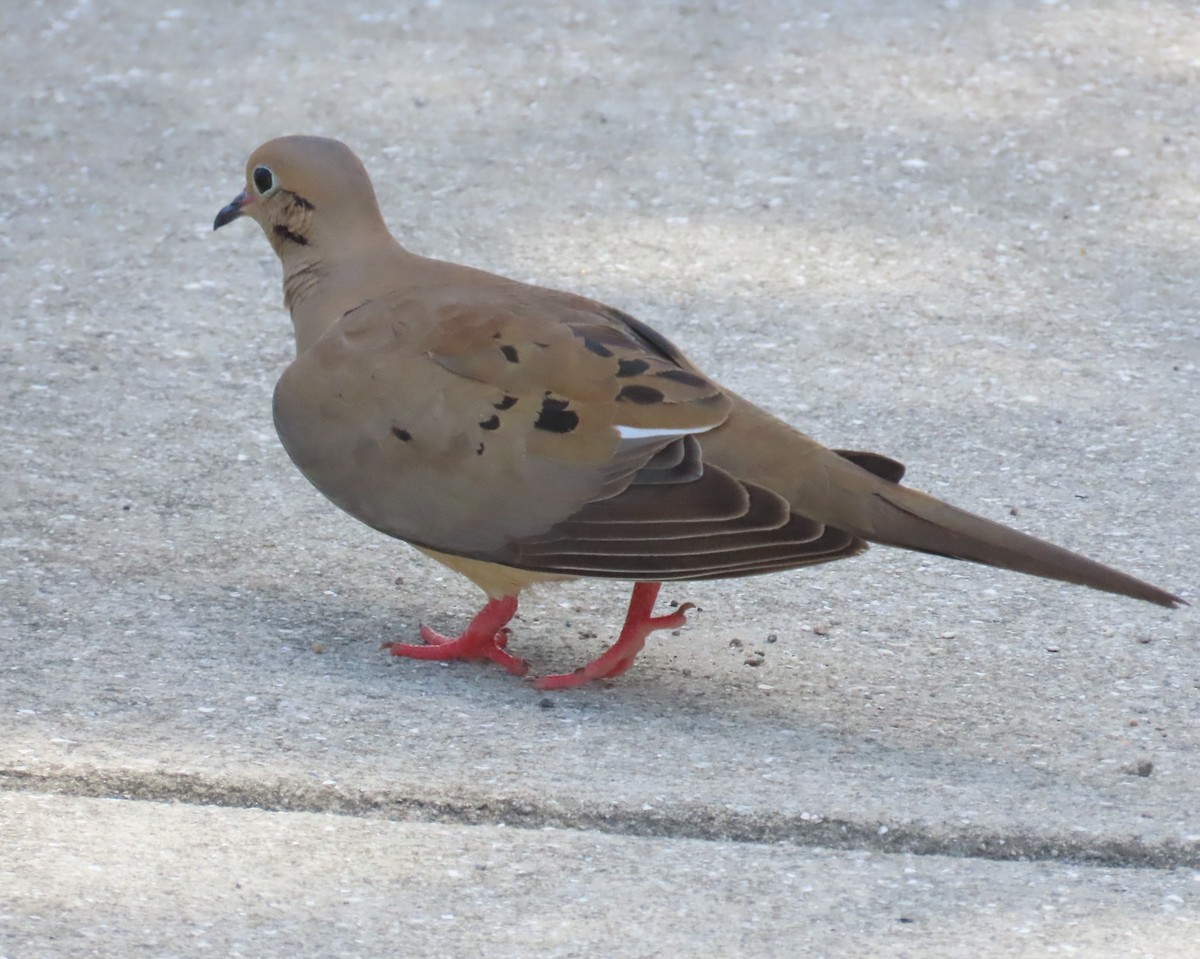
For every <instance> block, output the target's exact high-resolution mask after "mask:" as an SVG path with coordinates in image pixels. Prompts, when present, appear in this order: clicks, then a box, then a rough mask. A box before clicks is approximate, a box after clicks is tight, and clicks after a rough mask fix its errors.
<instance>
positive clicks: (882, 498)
mask: <svg viewBox="0 0 1200 959" xmlns="http://www.w3.org/2000/svg"><path fill="white" fill-rule="evenodd" d="M872 485H873V486H874V489H872V491H871V493H870V497H871V498H870V503H869V505H868V507H867V509H866V510H864V511H863V512H864V513H865V514H866V518H867V520H868V523H869V525H870V527H871V528H870V529H863V530H856V531H855V532H858V533H859V535H861V536H863V537H864V538H866V539H869V540H871V541H873V542H876V543H885V544H887V545H890V546H901V547H903V548H905V549H913V550H918V551H920V552H923V553H935V554H937V555H939V556H949V557H952V558H954V559H966V560H970V561H971V562H975V563H983V564H985V565H987V566H998V567H1000V568H1001V569H1011V570H1015V571H1016V572H1019V573H1030V574H1032V575H1034V576H1044V577H1046V578H1048V579H1057V580H1062V581H1063V582H1066V583H1078V584H1079V585H1081V586H1090V587H1091V588H1092V589H1099V590H1103V591H1104V592H1106V593H1117V594H1119V595H1121V596H1131V597H1133V598H1134V599H1144V600H1146V601H1147V602H1150V603H1157V604H1158V605H1160V606H1168V607H1177V606H1185V605H1187V603H1186V602H1185V601H1184V600H1183V599H1182V598H1180V597H1179V596H1176V595H1174V594H1173V593H1168V592H1167V591H1166V590H1163V589H1159V588H1158V587H1157V586H1153V585H1151V584H1150V583H1147V582H1144V581H1143V580H1140V579H1137V578H1136V577H1134V576H1130V575H1128V574H1127V573H1122V572H1121V571H1120V570H1116V569H1113V568H1112V567H1111V566H1105V565H1104V564H1103V563H1097V562H1096V561H1095V560H1090V559H1088V558H1087V557H1085V556H1080V555H1079V554H1078V553H1072V552H1071V551H1070V550H1068V549H1063V548H1062V547H1061V546H1055V545H1054V544H1053V543H1047V542H1045V541H1044V540H1040V539H1037V538H1036V537H1033V536H1029V535H1028V534H1026V533H1020V532H1018V531H1017V530H1015V529H1010V528H1009V527H1007V526H1001V525H1000V524H999V523H993V522H992V521H991V520H987V519H984V518H983V517H982V516H976V515H975V514H973V513H968V512H966V511H965V510H961V509H958V508H957V507H955V506H951V505H950V504H948V503H944V502H942V501H941V500H938V499H935V498H934V497H932V496H928V495H926V494H925V493H921V492H919V491H917V490H914V489H909V488H908V487H906V486H899V485H895V484H892V483H887V482H883V481H880V482H877V483H874V484H872ZM860 515H861V514H860Z"/></svg>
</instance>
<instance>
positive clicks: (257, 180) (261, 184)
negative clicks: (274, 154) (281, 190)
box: [252, 166, 276, 196]
mask: <svg viewBox="0 0 1200 959" xmlns="http://www.w3.org/2000/svg"><path fill="white" fill-rule="evenodd" d="M252 176H253V178H254V189H256V190H257V191H258V192H259V193H261V194H262V195H263V196H270V195H271V194H272V193H274V192H275V187H276V183H275V174H274V173H272V172H271V171H270V170H269V169H267V167H265V166H256V167H255V168H254V173H253V174H252Z"/></svg>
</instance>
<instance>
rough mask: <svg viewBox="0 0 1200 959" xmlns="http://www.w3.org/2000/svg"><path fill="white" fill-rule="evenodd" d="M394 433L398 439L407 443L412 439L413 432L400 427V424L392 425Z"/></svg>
mask: <svg viewBox="0 0 1200 959" xmlns="http://www.w3.org/2000/svg"><path fill="white" fill-rule="evenodd" d="M392 435H393V436H395V437H396V439H398V440H399V441H400V442H401V443H407V442H408V441H409V440H411V439H412V433H410V432H409V431H408V430H402V429H400V427H399V426H393V427H392Z"/></svg>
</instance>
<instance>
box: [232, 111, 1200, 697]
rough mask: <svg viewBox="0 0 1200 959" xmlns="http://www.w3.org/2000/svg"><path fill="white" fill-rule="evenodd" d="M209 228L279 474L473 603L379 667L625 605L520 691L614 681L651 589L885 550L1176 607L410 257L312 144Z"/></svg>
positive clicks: (595, 319)
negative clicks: (232, 271) (228, 240)
mask: <svg viewBox="0 0 1200 959" xmlns="http://www.w3.org/2000/svg"><path fill="white" fill-rule="evenodd" d="M245 175H246V179H245V185H244V188H243V189H242V191H241V192H240V193H238V195H237V196H236V197H235V198H234V199H233V201H232V202H230V203H229V204H227V205H226V206H224V207H223V208H222V209H221V210H220V212H219V213H217V215H216V219H215V220H214V222H213V229H214V230H217V229H220V228H222V227H224V226H226V225H227V224H229V223H232V222H234V221H235V220H238V219H240V218H243V217H247V218H249V219H252V220H254V221H255V222H257V223H258V224H259V226H260V227H262V230H263V232H264V233H265V234H266V238H267V240H268V241H269V242H270V244H271V247H272V248H273V249H274V251H275V253H276V254H277V255H278V257H279V260H280V261H281V264H282V268H283V301H284V306H285V308H286V309H287V310H288V311H289V312H290V314H291V318H292V323H293V329H294V336H295V348H296V357H295V359H294V360H293V361H292V362H291V363H290V364H289V365H288V366H287V368H286V369H285V370H284V371H283V373H282V375H281V376H280V378H279V380H278V383H277V384H276V387H275V391H274V396H273V415H274V422H275V427H276V430H277V432H278V434H279V438H280V440H281V442H282V444H283V447H284V449H285V450H286V451H287V453H288V455H289V456H290V457H291V459H292V461H293V462H294V463H295V465H296V466H297V467H298V468H299V470H300V472H301V473H302V474H303V475H304V476H305V477H306V478H307V479H308V480H309V481H310V482H311V483H312V484H313V485H314V486H315V487H316V488H317V489H318V490H319V491H320V492H321V493H323V494H324V495H325V496H326V497H327V498H328V499H329V500H331V501H332V502H333V503H334V504H336V505H337V506H338V507H340V508H341V509H343V510H345V511H346V512H347V513H349V514H350V515H351V516H353V517H355V518H357V519H359V520H361V521H362V522H364V523H366V524H367V525H368V526H371V527H373V528H374V529H376V530H379V531H380V532H382V533H385V534H387V535H389V536H392V537H395V538H397V539H400V540H403V541H405V542H407V543H409V544H411V545H412V546H414V547H416V549H418V550H420V551H421V552H422V553H424V554H425V555H426V556H429V557H430V558H432V559H434V560H437V561H438V562H440V563H442V564H444V565H445V566H447V567H449V568H450V569H451V570H453V571H455V572H456V573H459V574H461V575H463V576H465V577H466V578H467V579H469V580H470V581H471V582H472V583H474V584H475V585H476V586H478V587H479V588H480V590H482V591H483V593H484V595H485V597H486V601H485V603H484V605H483V607H482V608H481V609H480V611H479V612H478V613H477V614H476V615H475V616H474V618H472V619H471V620H470V622H469V624H468V625H467V626H466V628H465V629H464V630H463V631H462V632H461V633H460V634H459V635H457V636H448V635H443V634H442V633H439V632H436V631H435V630H433V629H432V628H430V627H429V626H425V625H422V626H421V628H420V631H419V636H420V638H421V640H422V642H420V643H403V642H392V643H385V644H384V647H385V648H386V649H388V650H389V651H390V652H391V653H392V654H393V655H395V656H400V657H409V658H413V659H423V660H443V661H446V660H456V659H467V660H487V661H491V662H494V663H496V664H498V665H499V666H501V667H503V668H504V669H505V670H507V671H508V672H509V673H512V674H514V675H518V676H524V675H526V674H527V673H528V672H529V669H530V666H529V664H528V663H527V662H526V661H525V660H523V659H520V658H518V657H517V656H515V655H513V654H512V653H511V652H510V651H509V649H508V648H507V647H508V643H509V640H510V637H511V634H510V627H509V623H510V621H511V620H512V618H513V616H514V615H515V614H516V611H517V606H518V600H519V597H520V595H521V593H522V592H523V591H524V590H526V589H528V588H530V587H533V586H537V585H540V584H546V583H554V582H561V581H564V580H569V579H575V578H579V577H598V578H607V579H618V580H626V581H631V582H632V583H633V584H634V585H633V587H632V593H631V596H630V602H629V607H628V611H627V613H626V617H625V621H624V625H623V627H622V629H621V631H620V634H619V635H618V637H617V639H616V641H615V642H614V643H613V644H612V645H611V646H610V647H609V648H608V649H607V650H606V651H605V652H603V653H602V654H601V655H600V656H598V657H596V658H595V659H593V660H592V661H590V662H588V663H587V664H586V665H584V666H581V667H580V668H578V669H576V670H574V671H572V672H568V673H561V674H549V675H543V676H541V677H540V678H538V679H537V680H536V683H535V685H536V686H537V688H539V689H542V690H555V689H569V688H573V687H577V686H581V685H583V684H585V683H588V682H591V681H594V680H603V679H611V678H614V677H617V676H620V675H621V674H623V673H624V672H626V671H627V670H628V669H629V668H630V666H631V665H632V664H633V662H634V659H635V658H636V657H637V655H638V653H639V652H640V651H641V650H642V648H643V647H644V645H645V643H646V640H647V637H649V636H650V635H651V634H652V633H653V632H655V631H657V630H673V629H677V628H678V627H680V626H682V625H683V624H684V622H685V621H686V614H687V612H688V611H689V609H691V608H692V604H690V603H685V604H683V605H680V606H678V607H676V608H674V609H673V610H672V611H670V612H665V613H660V614H657V615H656V614H655V612H654V606H655V602H656V599H657V597H658V593H659V590H660V588H661V585H662V583H664V582H668V581H671V582H673V581H680V580H689V581H695V580H700V581H703V580H709V579H721V578H728V577H741V576H750V575H756V574H762V573H771V572H776V571H782V570H789V569H794V568H798V567H802V566H811V565H815V564H819V563H827V562H831V561H833V560H839V559H845V558H848V557H851V556H855V555H857V554H859V553H861V552H863V550H865V549H866V548H867V547H868V545H869V544H872V543H876V544H881V545H886V546H893V547H900V548H903V549H908V550H915V551H918V552H922V553H930V554H933V555H936V556H942V557H949V558H953V559H959V560H968V561H971V562H975V563H982V564H984V565H987V566H991V567H997V568H1000V569H1005V570H1013V571H1016V572H1020V573H1027V574H1031V575H1034V576H1040V577H1045V578H1048V579H1053V580H1060V581H1063V582H1066V583H1074V584H1079V585H1083V586H1087V587H1091V588H1092V589H1096V590H1103V591H1105V592H1109V593H1115V594H1119V595H1121V596H1127V597H1132V598H1134V599H1139V600H1145V601H1147V602H1151V603H1156V604H1158V605H1160V606H1165V607H1178V606H1181V605H1186V602H1185V600H1183V599H1182V598H1181V597H1179V596H1177V595H1175V594H1173V593H1170V592H1167V591H1166V590H1163V589H1160V588H1159V587H1157V586H1154V585H1151V584H1150V583H1148V582H1144V581H1142V580H1140V579H1137V578H1135V577H1133V576H1131V575H1128V574H1126V573H1123V572H1121V571H1119V570H1117V569H1114V568H1111V567H1109V566H1105V565H1102V564H1101V563H1098V562H1096V561H1093V560H1091V559H1087V558H1085V557H1084V556H1081V555H1079V554H1076V553H1073V552H1070V551H1068V550H1066V549H1064V548H1062V547H1059V546H1055V545H1053V544H1051V543H1049V542H1045V541H1043V540H1039V539H1036V538H1034V537H1033V536H1030V535H1027V534H1025V533H1022V532H1019V531H1017V530H1015V529H1012V528H1010V527H1007V526H1004V525H1001V524H998V523H995V522H992V521H991V520H988V519H985V518H983V517H981V516H977V515H974V514H972V513H969V512H966V511H964V510H961V509H958V508H957V507H954V506H951V505H949V504H948V503H945V502H943V501H941V500H939V499H936V498H934V497H932V496H930V495H927V494H925V493H922V492H920V491H918V490H916V489H913V488H911V487H907V486H905V485H903V484H902V482H901V480H902V478H903V476H904V470H905V467H904V466H903V464H901V463H900V462H898V461H897V460H894V459H892V458H891V457H888V456H885V455H882V454H880V453H874V452H868V451H862V450H850V449H832V448H828V447H825V446H823V445H821V444H820V443H819V442H817V441H816V440H814V439H812V438H810V437H808V436H806V435H804V434H803V433H801V432H799V431H798V430H796V429H794V428H793V427H792V426H790V425H789V424H787V423H786V422H784V421H783V420H781V419H779V418H777V417H775V416H774V415H772V414H771V413H769V412H767V411H766V410H763V409H761V408H760V407H758V406H756V405H755V404H753V403H752V402H750V401H749V400H746V399H744V398H743V397H741V396H739V395H737V394H736V393H734V392H733V391H731V390H729V389H726V388H725V387H723V386H721V385H719V384H718V383H717V382H716V381H715V380H713V379H712V378H711V377H709V376H708V375H707V374H705V373H704V372H702V371H701V370H700V369H699V368H698V367H697V366H696V364H695V363H693V362H692V361H691V360H690V359H689V358H688V357H687V356H685V355H684V353H683V352H682V351H681V350H680V349H679V348H678V347H676V346H675V344H674V343H672V342H671V341H670V340H669V339H668V338H667V337H666V336H664V335H663V334H662V333H660V332H658V331H657V330H655V329H653V328H652V327H650V326H648V325H647V324H645V323H643V322H641V321H640V320H638V319H636V318H634V317H633V316H631V315H629V314H628V313H625V312H623V311H622V310H620V309H617V308H614V307H611V306H607V305H605V304H603V303H600V302H598V301H596V300H593V299H589V298H587V297H584V296H580V295H576V294H573V293H569V292H564V291H559V290H555V289H550V288H545V287H540V286H535V285H531V284H528V283H522V282H518V281H516V280H513V279H507V278H505V277H502V276H499V275H496V274H493V273H488V272H485V271H483V270H479V269H475V268H472V267H469V266H464V265H459V264H455V263H450V262H447V261H443V260H438V259H432V258H429V257H425V256H421V255H419V254H417V253H413V252H410V251H409V250H408V249H406V248H405V247H403V246H401V244H400V243H399V242H398V241H397V240H396V239H395V237H394V236H393V235H392V233H391V232H390V230H389V229H388V227H387V225H386V223H385V221H384V217H383V214H382V212H381V210H380V207H379V203H378V201H377V199H376V194H375V190H374V187H373V185H372V182H371V179H370V176H369V175H368V173H367V170H366V168H365V167H364V165H363V163H362V162H361V160H360V159H359V158H358V157H357V156H356V155H355V154H354V152H353V151H352V150H351V149H350V148H349V147H348V146H346V145H345V144H344V143H342V142H340V141H338V140H334V139H329V138H325V137H316V136H304V135H297V136H284V137H279V138H276V139H272V140H270V141H268V142H266V143H264V144H262V145H261V146H259V147H258V148H257V149H256V150H254V152H253V153H252V154H251V155H250V158H249V160H248V161H247V164H246V172H245Z"/></svg>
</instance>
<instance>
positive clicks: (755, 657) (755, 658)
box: [742, 651, 767, 666]
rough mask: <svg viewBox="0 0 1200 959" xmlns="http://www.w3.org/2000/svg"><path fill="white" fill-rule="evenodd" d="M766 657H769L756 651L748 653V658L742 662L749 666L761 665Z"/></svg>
mask: <svg viewBox="0 0 1200 959" xmlns="http://www.w3.org/2000/svg"><path fill="white" fill-rule="evenodd" d="M766 658H767V657H766V656H764V655H763V654H762V653H760V652H757V651H755V652H753V653H749V654H747V656H746V658H745V659H743V660H742V662H743V663H745V664H746V665H747V666H761V665H762V664H763V661H764V660H765V659H766Z"/></svg>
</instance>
